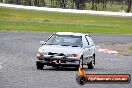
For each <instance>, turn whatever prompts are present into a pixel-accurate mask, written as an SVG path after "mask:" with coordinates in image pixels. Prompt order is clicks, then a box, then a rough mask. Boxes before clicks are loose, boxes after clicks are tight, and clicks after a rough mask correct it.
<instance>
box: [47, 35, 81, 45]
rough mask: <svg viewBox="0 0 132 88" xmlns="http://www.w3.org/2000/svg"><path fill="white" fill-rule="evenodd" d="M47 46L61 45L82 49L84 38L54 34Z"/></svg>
mask: <svg viewBox="0 0 132 88" xmlns="http://www.w3.org/2000/svg"><path fill="white" fill-rule="evenodd" d="M46 45H61V46H72V47H81V46H82V37H81V36H73V35H57V34H54V35H52V37H50V38H49V39H48V40H47V42H46Z"/></svg>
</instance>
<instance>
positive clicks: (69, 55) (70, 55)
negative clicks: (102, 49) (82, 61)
mask: <svg viewBox="0 0 132 88" xmlns="http://www.w3.org/2000/svg"><path fill="white" fill-rule="evenodd" d="M66 56H67V57H77V56H78V55H77V54H66Z"/></svg>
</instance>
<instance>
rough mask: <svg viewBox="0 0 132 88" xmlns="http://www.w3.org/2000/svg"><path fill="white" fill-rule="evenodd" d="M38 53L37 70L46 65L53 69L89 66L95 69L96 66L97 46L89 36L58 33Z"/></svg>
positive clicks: (42, 42) (43, 43)
mask: <svg viewBox="0 0 132 88" xmlns="http://www.w3.org/2000/svg"><path fill="white" fill-rule="evenodd" d="M40 43H41V44H42V46H41V47H40V48H39V49H38V51H37V61H36V66H37V69H43V67H44V65H47V66H52V67H75V68H78V67H79V66H80V64H81V65H87V66H88V68H89V69H93V68H94V65H95V45H94V42H93V40H92V39H91V37H90V36H89V35H88V34H83V33H73V32H57V33H54V34H53V35H51V36H50V37H49V38H48V40H47V41H46V42H44V41H40Z"/></svg>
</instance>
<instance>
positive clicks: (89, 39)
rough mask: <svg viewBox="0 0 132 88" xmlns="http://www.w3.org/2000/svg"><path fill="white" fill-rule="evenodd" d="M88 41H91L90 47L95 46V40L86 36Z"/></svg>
mask: <svg viewBox="0 0 132 88" xmlns="http://www.w3.org/2000/svg"><path fill="white" fill-rule="evenodd" d="M86 38H87V40H88V41H89V45H91V46H93V45H94V42H93V40H92V39H91V37H90V36H86Z"/></svg>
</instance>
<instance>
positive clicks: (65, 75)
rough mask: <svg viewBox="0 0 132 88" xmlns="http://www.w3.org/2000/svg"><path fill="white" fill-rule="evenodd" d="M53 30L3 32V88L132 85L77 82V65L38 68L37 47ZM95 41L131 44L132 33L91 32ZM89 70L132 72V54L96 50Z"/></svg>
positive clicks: (0, 57) (0, 35)
mask: <svg viewBox="0 0 132 88" xmlns="http://www.w3.org/2000/svg"><path fill="white" fill-rule="evenodd" d="M50 34H52V33H39V32H37V33H36V32H0V88H132V83H130V84H86V85H84V86H80V85H78V84H77V83H76V74H77V71H76V70H75V69H74V68H52V67H50V66H45V67H44V69H43V70H37V69H36V66H35V60H36V56H35V54H36V50H37V49H38V48H39V47H40V44H39V41H40V40H46V39H47V38H48V36H49V35H50ZM89 35H91V37H92V38H93V40H94V41H95V44H97V45H98V44H104V43H105V44H111V43H132V35H117V34H116V35H115V34H112V35H111V34H89ZM87 73H89V74H91V73H94V74H95V73H98V74H103V73H104V74H110V73H127V74H130V75H132V56H123V55H113V54H107V53H101V52H97V53H96V67H95V69H93V70H89V69H88V70H87Z"/></svg>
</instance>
